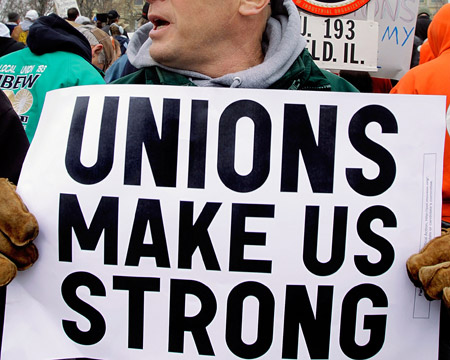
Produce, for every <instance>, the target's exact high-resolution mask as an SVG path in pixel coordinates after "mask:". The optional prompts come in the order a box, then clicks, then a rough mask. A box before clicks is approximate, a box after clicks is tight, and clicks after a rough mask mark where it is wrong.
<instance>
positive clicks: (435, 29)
mask: <svg viewBox="0 0 450 360" xmlns="http://www.w3.org/2000/svg"><path fill="white" fill-rule="evenodd" d="M428 42H429V44H430V48H431V51H432V53H433V55H434V57H435V58H434V59H433V60H430V61H428V62H426V63H424V64H422V65H419V66H416V67H414V68H412V69H411V70H409V71H408V72H407V73H406V74H405V75H404V76H403V78H401V79H400V81H399V82H398V83H397V85H396V86H395V87H394V88H393V89H392V90H391V93H392V94H395V93H398V94H421V95H445V96H447V103H446V104H447V108H448V106H449V104H450V4H445V5H444V6H443V7H442V8H441V9H440V10H439V11H438V12H437V13H436V15H435V16H434V18H433V20H432V21H431V24H430V26H429V28H428ZM424 120H426V119H424ZM442 201H443V204H442V219H443V220H444V221H447V222H450V137H449V135H448V132H446V136H445V149H444V181H443V187H442Z"/></svg>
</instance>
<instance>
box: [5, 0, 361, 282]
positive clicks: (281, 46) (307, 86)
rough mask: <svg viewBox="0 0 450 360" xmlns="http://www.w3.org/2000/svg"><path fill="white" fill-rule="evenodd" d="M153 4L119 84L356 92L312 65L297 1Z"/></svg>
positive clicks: (7, 277)
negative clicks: (130, 69)
mask: <svg viewBox="0 0 450 360" xmlns="http://www.w3.org/2000/svg"><path fill="white" fill-rule="evenodd" d="M149 3H150V6H149V13H148V18H149V19H150V21H151V22H152V23H153V29H152V30H151V31H150V38H149V39H148V41H147V42H145V43H144V44H142V47H141V48H140V49H139V51H138V53H137V54H136V55H135V58H134V61H135V63H136V65H137V66H138V67H141V69H140V70H139V71H138V72H136V73H133V74H131V75H129V76H127V77H124V78H122V79H119V80H117V81H116V83H122V84H139V83H145V84H163V85H193V86H195V85H198V86H222V87H243V88H280V89H289V90H323V91H357V90H356V89H355V88H354V87H353V86H352V85H351V84H350V83H348V82H347V81H346V80H344V79H342V78H340V77H338V76H336V75H334V74H332V73H330V72H328V71H323V70H321V69H319V68H318V67H317V66H316V65H315V64H314V62H313V60H312V58H311V56H310V54H309V53H308V51H307V50H306V49H305V46H306V41H305V39H304V38H303V37H302V36H301V35H299V34H300V33H299V29H300V20H299V15H298V11H297V8H296V6H295V5H294V3H293V2H292V1H291V0H274V1H272V2H269V0H229V1H207V2H205V1H200V0H195V1H189V2H186V1H184V0H171V1H161V0H150V1H149ZM196 17H201V21H200V19H199V20H198V21H195V22H193V21H192V19H194V18H196ZM14 201H15V200H14ZM15 226H17V224H15ZM9 266H10V264H9ZM0 272H1V271H0ZM11 274H12V273H11V271H10V270H9V267H8V271H7V272H6V274H5V276H4V279H3V280H2V279H1V276H0V284H5V283H9V282H10V281H11V280H12V278H11Z"/></svg>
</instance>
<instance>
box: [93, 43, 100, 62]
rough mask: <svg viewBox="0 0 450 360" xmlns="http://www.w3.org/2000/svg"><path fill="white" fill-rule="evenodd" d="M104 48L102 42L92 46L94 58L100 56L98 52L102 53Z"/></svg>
mask: <svg viewBox="0 0 450 360" xmlns="http://www.w3.org/2000/svg"><path fill="white" fill-rule="evenodd" d="M102 50H103V45H102V44H97V45H94V46H92V47H91V51H92V59H94V58H96V57H97V56H98V54H100V52H101V51H102Z"/></svg>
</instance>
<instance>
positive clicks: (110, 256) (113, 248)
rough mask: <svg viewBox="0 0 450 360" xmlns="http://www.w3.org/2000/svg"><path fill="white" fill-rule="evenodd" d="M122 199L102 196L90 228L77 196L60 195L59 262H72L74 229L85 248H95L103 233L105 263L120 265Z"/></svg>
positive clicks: (81, 246)
mask: <svg viewBox="0 0 450 360" xmlns="http://www.w3.org/2000/svg"><path fill="white" fill-rule="evenodd" d="M118 220H119V199H118V198H115V197H106V196H103V197H102V198H101V199H100V202H99V204H98V207H97V210H96V211H95V214H94V217H93V218H92V222H91V225H90V226H89V228H88V227H87V226H86V222H85V221H84V216H83V213H82V212H81V208H80V204H79V202H78V198H77V196H76V195H73V194H60V198H59V227H58V245H59V261H68V262H71V261H72V229H73V230H74V231H75V234H76V236H77V239H78V243H79V244H80V248H81V249H82V250H92V251H93V250H95V249H96V247H97V245H98V243H99V241H100V236H101V234H102V233H104V239H105V245H104V263H105V265H117V257H118V254H117V252H118V250H117V242H118V233H117V226H118V225H117V224H118Z"/></svg>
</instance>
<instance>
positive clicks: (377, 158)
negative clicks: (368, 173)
mask: <svg viewBox="0 0 450 360" xmlns="http://www.w3.org/2000/svg"><path fill="white" fill-rule="evenodd" d="M372 122H376V123H378V124H380V126H381V131H382V133H383V134H384V133H388V134H396V133H398V126H397V120H396V119H395V117H394V115H393V114H392V113H391V112H390V111H389V110H388V109H386V108H385V107H383V106H380V105H368V106H365V107H363V108H362V109H360V110H358V111H357V112H356V114H355V115H353V117H352V120H351V121H350V125H349V128H348V135H349V139H350V142H351V143H352V145H353V147H354V148H355V150H357V151H358V152H359V153H360V154H361V155H363V156H365V157H367V158H368V159H370V160H372V161H374V162H375V163H376V164H377V165H378V166H379V167H380V172H379V174H378V176H377V177H376V178H375V179H367V178H365V177H364V175H363V171H362V169H347V170H346V175H347V181H348V183H349V185H350V186H351V188H352V189H353V190H355V191H356V192H357V193H358V194H361V195H365V196H377V195H380V194H382V193H384V192H385V191H386V190H387V189H389V188H390V187H391V185H392V183H393V182H394V180H395V174H396V164H395V160H394V158H393V157H392V155H391V153H390V152H389V151H387V150H386V149H385V148H384V147H382V146H381V145H379V144H377V143H376V142H374V141H372V140H371V139H369V138H368V137H367V135H366V127H367V125H369V124H370V123H372Z"/></svg>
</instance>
